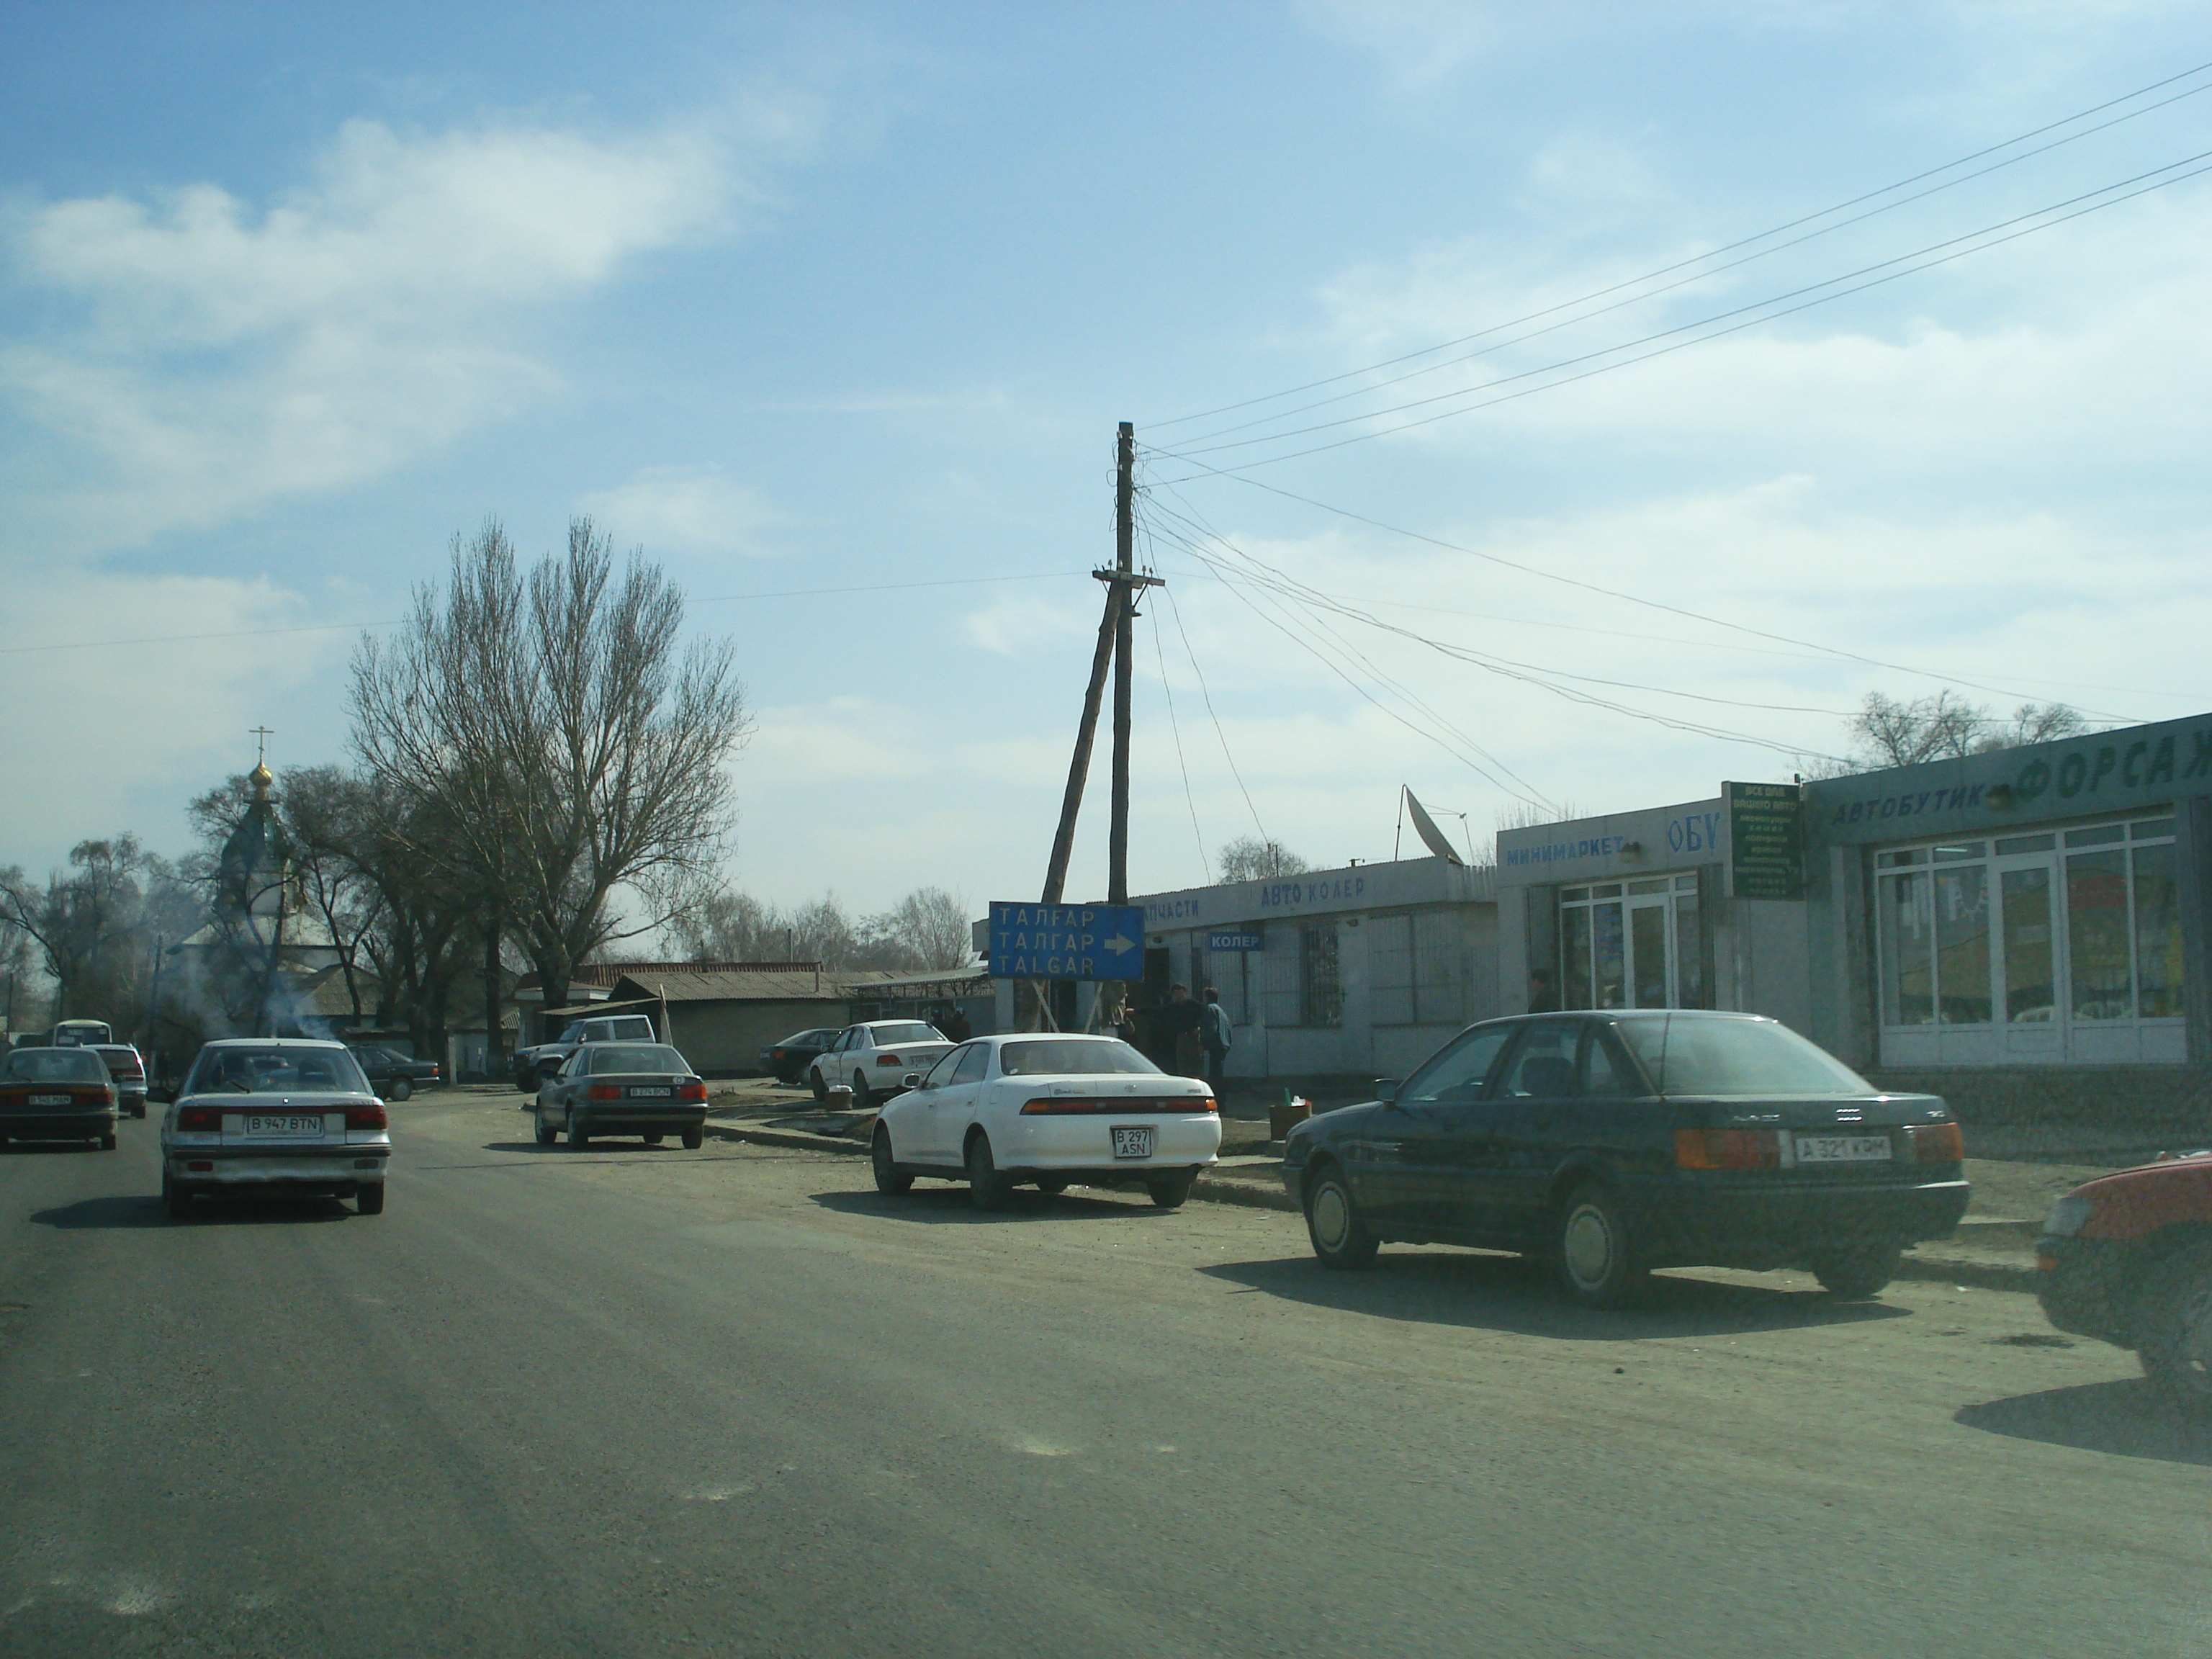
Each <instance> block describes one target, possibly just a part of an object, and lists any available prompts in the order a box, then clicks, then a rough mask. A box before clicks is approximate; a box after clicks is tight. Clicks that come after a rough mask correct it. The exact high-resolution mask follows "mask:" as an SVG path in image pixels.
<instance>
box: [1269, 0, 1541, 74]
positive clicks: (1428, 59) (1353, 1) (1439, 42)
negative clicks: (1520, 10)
mask: <svg viewBox="0 0 2212 1659" xmlns="http://www.w3.org/2000/svg"><path fill="white" fill-rule="evenodd" d="M1296 10H1297V15H1298V16H1299V17H1300V18H1301V19H1302V20H1304V22H1305V24H1306V26H1307V27H1309V28H1310V29H1312V30H1313V31H1314V32H1315V33H1316V34H1319V35H1321V36H1322V38H1323V39H1325V40H1334V41H1337V42H1339V43H1340V44H1341V45H1344V46H1352V47H1355V48H1357V49H1358V50H1359V51H1362V52H1370V53H1372V54H1373V55H1374V57H1375V58H1376V59H1378V60H1379V61H1380V62H1381V63H1382V64H1383V68H1384V69H1386V70H1389V73H1390V75H1391V76H1392V78H1393V79H1394V80H1395V81H1396V82H1398V84H1399V85H1400V86H1401V87H1403V88H1406V89H1407V90H1408V91H1424V90H1426V89H1427V88H1431V87H1434V86H1436V85H1437V84H1438V83H1440V82H1444V81H1447V80H1449V79H1450V78H1451V76H1453V75H1455V73H1456V72H1457V71H1458V70H1460V69H1461V68H1462V66H1464V65H1465V64H1467V63H1468V61H1469V60H1471V59H1473V58H1474V57H1475V56H1476V55H1477V54H1478V53H1480V52H1483V51H1484V50H1485V49H1486V48H1487V47H1489V46H1492V45H1494V44H1495V42H1496V41H1497V40H1498V36H1499V34H1500V33H1502V29H1501V27H1500V25H1499V19H1498V12H1497V9H1496V8H1494V7H1492V6H1487V5H1482V4H1478V3H1476V0H1297V7H1296Z"/></svg>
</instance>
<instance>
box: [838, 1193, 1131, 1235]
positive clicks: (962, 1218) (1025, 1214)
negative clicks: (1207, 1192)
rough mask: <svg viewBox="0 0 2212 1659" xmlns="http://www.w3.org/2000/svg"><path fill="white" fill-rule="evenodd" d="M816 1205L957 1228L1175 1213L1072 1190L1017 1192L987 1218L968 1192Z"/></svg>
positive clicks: (852, 1196)
mask: <svg viewBox="0 0 2212 1659" xmlns="http://www.w3.org/2000/svg"><path fill="white" fill-rule="evenodd" d="M813 1198H814V1202H816V1203H817V1204H819V1205H820V1206H822V1207H823V1209H825V1210H836V1211H838V1212H840V1213H842V1214H845V1215H872V1216H884V1217H888V1218H890V1219H891V1220H893V1221H919V1222H922V1223H925V1224H928V1225H942V1226H957V1225H962V1224H963V1223H994V1222H1001V1221H1032V1222H1046V1221H1149V1220H1153V1219H1158V1220H1163V1221H1164V1220H1166V1219H1167V1218H1169V1217H1170V1216H1172V1215H1173V1214H1174V1213H1175V1212H1174V1211H1172V1210H1163V1209H1161V1208H1159V1207H1158V1206H1157V1205H1155V1204H1153V1203H1152V1201H1151V1200H1149V1199H1146V1200H1143V1201H1141V1202H1139V1203H1134V1204H1133V1203H1131V1202H1130V1201H1129V1200H1128V1199H1127V1198H1122V1197H1117V1196H1115V1195H1114V1194H1108V1193H1101V1192H1096V1191H1091V1192H1086V1191H1085V1190H1084V1189H1083V1188H1080V1187H1071V1188H1068V1189H1067V1190H1066V1192H1064V1193H1062V1194H1060V1195H1059V1196H1058V1197H1057V1198H1055V1197H1053V1196H1052V1195H1051V1194H1047V1193H1040V1192H1038V1191H1036V1190H1035V1189H1034V1188H1028V1187H1017V1188H1015V1189H1014V1190H1013V1191H1012V1193H1010V1194H1007V1197H1006V1208H1005V1209H1003V1210H998V1211H994V1212H991V1213H988V1214H986V1213H985V1212H983V1211H981V1210H979V1209H977V1208H976V1207H975V1205H974V1204H973V1203H972V1202H970V1201H969V1197H968V1189H967V1188H965V1187H940V1186H938V1185H936V1184H934V1183H932V1184H931V1185H929V1186H927V1187H921V1186H917V1187H916V1188H915V1189H914V1190H913V1191H912V1192H910V1193H908V1194H906V1196H904V1197H903V1198H886V1197H884V1195H883V1194H881V1193H877V1192H858V1193H856V1192H850V1191H847V1192H842V1193H816V1194H814V1195H813Z"/></svg>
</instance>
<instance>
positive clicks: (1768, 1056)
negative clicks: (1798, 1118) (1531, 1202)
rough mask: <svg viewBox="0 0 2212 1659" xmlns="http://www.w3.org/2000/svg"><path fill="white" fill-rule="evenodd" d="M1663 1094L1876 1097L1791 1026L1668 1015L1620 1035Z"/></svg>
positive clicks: (1624, 1028) (1628, 1026)
mask: <svg viewBox="0 0 2212 1659" xmlns="http://www.w3.org/2000/svg"><path fill="white" fill-rule="evenodd" d="M1616 1029H1617V1030H1619V1031H1620V1035H1621V1036H1622V1038H1623V1039H1624V1040H1626V1042H1627V1044H1628V1046H1629V1048H1630V1049H1631V1050H1632V1051H1633V1052H1634V1054H1635V1055H1636V1057H1637V1059H1638V1060H1641V1061H1643V1062H1644V1070H1645V1071H1646V1072H1649V1073H1650V1074H1651V1080H1652V1082H1653V1083H1654V1084H1656V1085H1657V1087H1658V1090H1659V1092H1660V1093H1661V1094H1662V1095H1870V1094H1873V1093H1874V1092H1875V1088H1874V1085H1871V1084H1869V1082H1868V1081H1867V1080H1866V1079H1864V1078H1863V1077H1861V1076H1860V1075H1859V1074H1858V1073H1857V1072H1854V1071H1853V1070H1851V1068H1850V1066H1846V1065H1844V1063H1843V1061H1841V1060H1838V1059H1836V1058H1835V1056H1833V1055H1832V1054H1829V1053H1828V1052H1827V1051H1826V1049H1824V1048H1820V1046H1819V1045H1818V1044H1816V1043H1813V1042H1807V1041H1806V1040H1805V1039H1804V1038H1803V1037H1802V1036H1798V1035H1797V1033H1796V1032H1795V1031H1793V1030H1790V1028H1789V1027H1788V1026H1786V1025H1778V1024H1775V1023H1774V1022H1773V1021H1771V1020H1765V1019H1700V1018H1696V1017H1695V1016H1676V1015H1674V1014H1668V1015H1666V1016H1665V1017H1663V1018H1658V1019H1624V1020H1622V1021H1620V1023H1619V1024H1618V1026H1617V1028H1616Z"/></svg>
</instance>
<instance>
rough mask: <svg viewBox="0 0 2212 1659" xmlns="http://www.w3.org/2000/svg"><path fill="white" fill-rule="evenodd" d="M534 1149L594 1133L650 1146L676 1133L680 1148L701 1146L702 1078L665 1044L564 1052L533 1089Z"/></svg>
mask: <svg viewBox="0 0 2212 1659" xmlns="http://www.w3.org/2000/svg"><path fill="white" fill-rule="evenodd" d="M537 1118H538V1145H539V1146H551V1145H552V1144H553V1142H554V1140H555V1139H556V1138H557V1137H558V1136H559V1135H560V1133H561V1132H562V1131H563V1130H566V1131H567V1132H568V1144H569V1145H570V1146H589V1145H591V1143H592V1137H593V1136H594V1135H641V1136H643V1137H644V1139H645V1144H646V1145H647V1146H659V1144H660V1142H661V1139H662V1138H663V1137H664V1136H666V1135H671V1134H676V1135H681V1136H683V1137H684V1147H685V1148H686V1150H688V1151H690V1152H697V1151H698V1150H699V1148H700V1147H702V1146H704V1145H706V1142H707V1080H706V1079H704V1078H702V1077H701V1076H699V1075H698V1074H697V1073H695V1072H693V1071H692V1069H691V1066H690V1062H689V1061H687V1060H685V1059H684V1056H683V1055H681V1054H678V1053H677V1052H676V1050H675V1049H673V1048H670V1047H669V1046H668V1045H667V1044H666V1043H665V1042H592V1043H586V1045H584V1046H583V1047H582V1048H578V1049H577V1050H576V1052H575V1053H574V1054H572V1055H570V1056H569V1058H568V1064H567V1065H565V1066H562V1068H561V1072H560V1075H558V1076H557V1077H554V1078H551V1079H548V1080H547V1081H546V1082H545V1084H544V1085H543V1086H542V1087H541V1088H540V1089H539V1090H538V1108H537Z"/></svg>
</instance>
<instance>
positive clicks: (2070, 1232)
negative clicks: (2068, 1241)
mask: <svg viewBox="0 0 2212 1659" xmlns="http://www.w3.org/2000/svg"><path fill="white" fill-rule="evenodd" d="M2096 1207H2097V1206H2095V1205H2094V1204H2093V1203H2092V1202H2090V1200H2087V1199H2086V1198H2082V1197H2081V1196H2079V1195H2077V1194H2072V1193H2069V1194H2067V1195H2066V1196H2065V1197H2064V1198H2062V1199H2060V1200H2058V1201H2057V1203H2056V1204H2054V1205H2052V1206H2051V1213H2050V1214H2049V1215H2047V1216H2045V1218H2044V1221H2043V1231H2045V1233H2047V1234H2049V1235H2050V1236H2051V1237H2054V1238H2071V1237H2074V1235H2075V1234H2076V1233H2078V1232H2080V1231H2081V1229H2082V1227H2083V1226H2084V1225H2087V1222H2088V1219H2089V1217H2090V1215H2091V1213H2092V1212H2094V1211H2095V1209H2096Z"/></svg>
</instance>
